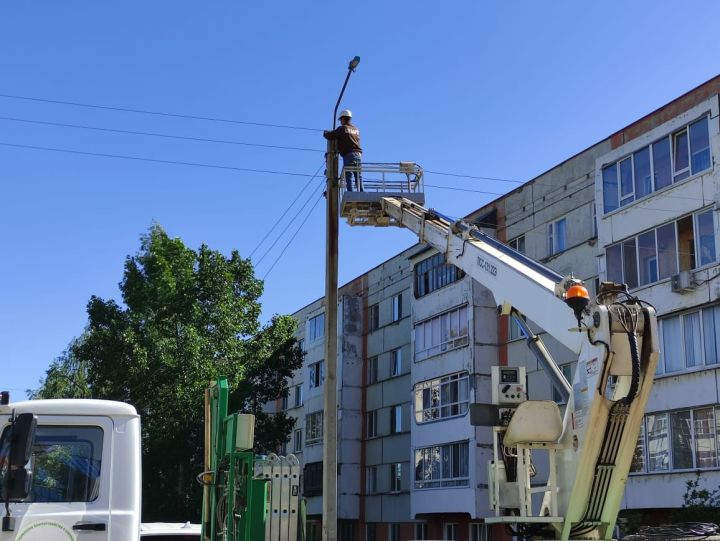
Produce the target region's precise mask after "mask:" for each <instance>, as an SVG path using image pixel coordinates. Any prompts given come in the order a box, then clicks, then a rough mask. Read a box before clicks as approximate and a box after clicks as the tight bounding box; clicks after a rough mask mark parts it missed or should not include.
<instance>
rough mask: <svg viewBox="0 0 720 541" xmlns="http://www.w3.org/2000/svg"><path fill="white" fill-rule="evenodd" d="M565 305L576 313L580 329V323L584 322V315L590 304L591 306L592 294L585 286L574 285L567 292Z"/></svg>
mask: <svg viewBox="0 0 720 541" xmlns="http://www.w3.org/2000/svg"><path fill="white" fill-rule="evenodd" d="M565 304H567V305H568V306H569V307H570V308H572V310H573V312H575V317H576V318H577V321H578V327H580V321H581V320H582V314H583V311H584V310H585V308H586V307H587V305H588V304H590V294H589V293H588V290H587V289H586V288H585V286H582V285H580V284H575V285H572V286H570V287H569V288H568V290H567V291H566V292H565Z"/></svg>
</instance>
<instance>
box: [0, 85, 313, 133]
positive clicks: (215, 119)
mask: <svg viewBox="0 0 720 541" xmlns="http://www.w3.org/2000/svg"><path fill="white" fill-rule="evenodd" d="M0 98H6V99H10V100H25V101H35V102H41V103H53V104H56V105H71V106H73V107H86V108H90V109H104V110H106V111H121V112H123V113H138V114H143V115H155V116H164V117H172V118H186V119H190V120H207V121H209V122H224V123H226V124H243V125H247V126H262V127H266V128H284V129H288V130H303V131H323V130H321V129H318V128H306V127H303V126H291V125H287V124H270V123H266V122H251V121H247V120H235V119H231V118H220V117H212V116H199V115H187V114H181V113H167V112H163V111H151V110H148V109H134V108H131V107H113V106H110V105H97V104H93V103H81V102H76V101H63V100H51V99H47V98H36V97H31V96H18V95H14V94H0Z"/></svg>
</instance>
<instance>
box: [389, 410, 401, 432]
mask: <svg viewBox="0 0 720 541" xmlns="http://www.w3.org/2000/svg"><path fill="white" fill-rule="evenodd" d="M402 432H403V422H402V404H395V405H394V406H390V434H401V433H402Z"/></svg>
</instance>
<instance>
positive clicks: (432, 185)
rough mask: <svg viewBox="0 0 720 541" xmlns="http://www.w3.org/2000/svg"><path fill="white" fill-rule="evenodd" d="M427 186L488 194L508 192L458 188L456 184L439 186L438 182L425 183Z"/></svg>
mask: <svg viewBox="0 0 720 541" xmlns="http://www.w3.org/2000/svg"><path fill="white" fill-rule="evenodd" d="M425 186H427V187H428V188H437V189H438V190H454V191H458V192H472V193H484V194H487V195H505V193H507V192H505V193H501V192H486V191H484V190H471V189H469V188H457V187H455V186H438V185H437V184H428V183H427V182H426V183H425Z"/></svg>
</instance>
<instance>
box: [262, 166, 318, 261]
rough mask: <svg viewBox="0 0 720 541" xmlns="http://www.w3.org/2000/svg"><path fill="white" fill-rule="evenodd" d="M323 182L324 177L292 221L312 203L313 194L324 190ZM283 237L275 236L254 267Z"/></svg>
mask: <svg viewBox="0 0 720 541" xmlns="http://www.w3.org/2000/svg"><path fill="white" fill-rule="evenodd" d="M323 184H324V179H321V180H320V182H319V183H318V185H317V186H316V187H315V189H314V190H313V191H312V192H311V193H310V197H308V198H307V199H306V200H305V203H303V205H302V206H301V207H300V208H299V209H298V211H297V212H296V213H295V216H293V217H292V218H291V219H290V223H293V222H294V221H295V220H296V219H297V217H298V216H300V213H301V212H302V211H303V210H305V207H307V206H308V204H309V203H310V201H312V198H313V196H314V195H315V194H317V193H318V192H319V191H320V190H322V187H323ZM288 225H290V224H288ZM281 237H282V235H278V236H277V237H276V238H275V240H274V241H273V243H272V244H271V245H270V247H269V248H268V249H267V250H265V253H264V254H263V255H262V257H260V259H258V260H257V261H253V266H254V267H257V266H258V265H260V263H262V260H263V259H265V257H267V255H268V254H269V253H270V252H271V251H272V249H273V248H275V245H276V244H277V243H278V242H279V241H280V238H281Z"/></svg>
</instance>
